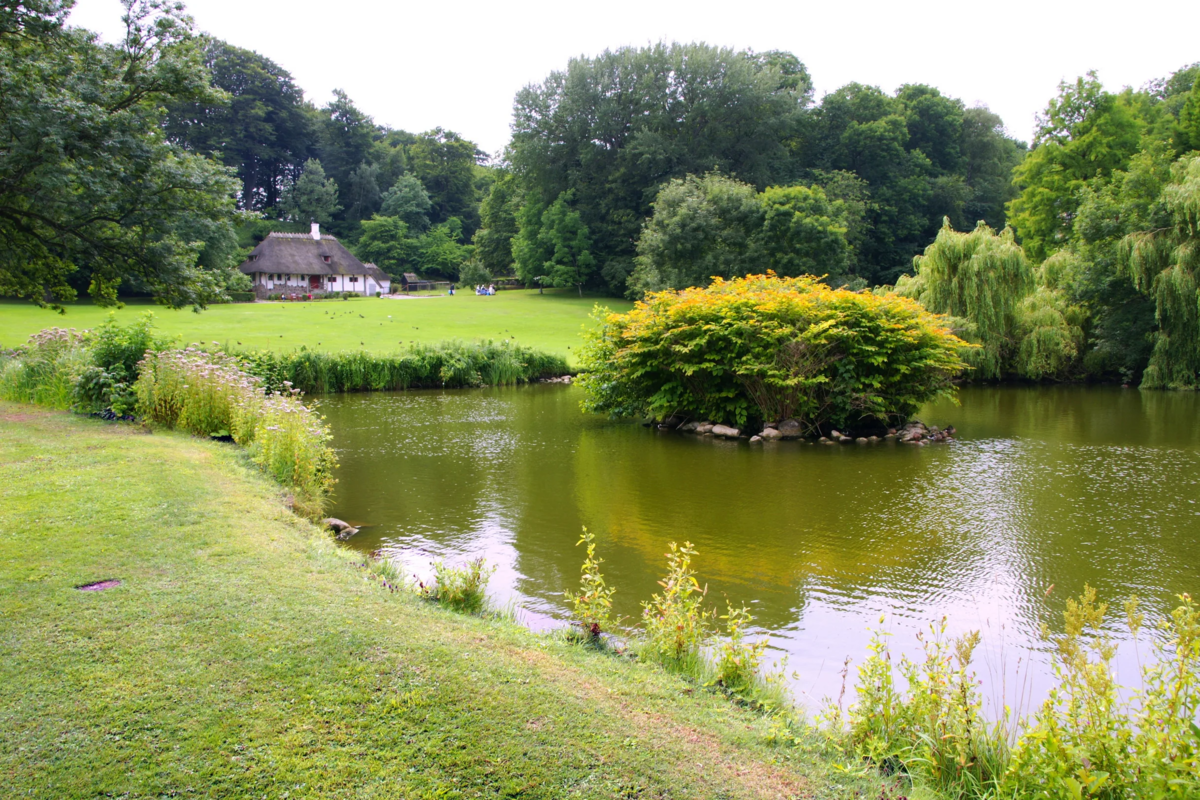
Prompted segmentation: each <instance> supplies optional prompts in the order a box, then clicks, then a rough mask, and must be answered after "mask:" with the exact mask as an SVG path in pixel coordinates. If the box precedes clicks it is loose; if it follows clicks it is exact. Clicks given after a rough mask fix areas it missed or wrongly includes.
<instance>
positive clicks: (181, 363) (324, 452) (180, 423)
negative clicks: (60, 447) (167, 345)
mask: <svg viewBox="0 0 1200 800" xmlns="http://www.w3.org/2000/svg"><path fill="white" fill-rule="evenodd" d="M138 375H139V377H138V381H137V396H138V410H139V412H140V413H141V415H142V416H143V418H145V419H146V420H148V421H151V422H154V423H157V424H159V425H164V426H166V427H170V428H178V429H181V430H185V431H188V432H189V433H192V434H195V435H198V436H222V435H228V436H229V437H231V438H232V439H233V441H235V442H236V443H237V444H239V445H242V446H243V447H245V448H246V449H247V451H248V452H249V454H250V457H251V458H252V459H253V460H254V462H255V463H256V464H258V465H259V466H260V467H262V468H263V470H265V471H266V472H267V473H269V474H270V475H271V476H272V477H274V478H275V479H276V480H278V481H279V482H280V483H282V484H284V485H285V486H289V487H292V488H294V489H295V492H296V495H295V497H294V501H293V507H294V508H295V509H296V510H297V511H298V512H299V513H301V514H304V515H305V516H309V517H313V518H315V517H318V516H320V515H321V513H322V511H323V509H324V506H325V503H326V499H327V497H328V495H329V490H330V489H331V488H332V487H333V482H334V481H333V470H334V468H335V467H336V466H337V461H336V458H335V457H334V453H333V448H332V447H331V446H330V444H329V442H330V439H331V438H332V434H331V432H330V430H329V427H328V426H327V425H326V424H325V422H324V420H323V418H322V417H321V416H320V415H319V414H318V413H317V412H316V411H315V410H314V409H313V408H312V407H310V406H307V405H305V404H304V403H303V402H302V401H301V399H300V398H301V394H302V392H301V391H300V390H299V389H296V388H294V387H292V386H291V385H290V384H288V383H287V382H286V381H285V382H284V383H283V385H282V386H281V387H279V390H277V391H272V390H270V389H266V390H264V388H263V381H262V380H261V379H260V378H257V377H255V376H253V375H249V374H247V373H246V372H244V371H242V369H241V362H240V360H239V359H238V358H236V357H234V356H232V355H229V354H227V353H222V352H216V353H209V352H205V351H203V350H201V349H199V348H197V347H188V348H185V349H183V350H163V351H160V352H148V353H146V356H145V358H143V359H142V361H141V363H140V364H139V365H138Z"/></svg>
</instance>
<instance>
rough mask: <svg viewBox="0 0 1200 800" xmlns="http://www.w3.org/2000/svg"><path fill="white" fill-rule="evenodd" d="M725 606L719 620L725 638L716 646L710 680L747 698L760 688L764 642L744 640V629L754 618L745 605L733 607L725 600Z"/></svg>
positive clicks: (762, 640) (765, 644)
mask: <svg viewBox="0 0 1200 800" xmlns="http://www.w3.org/2000/svg"><path fill="white" fill-rule="evenodd" d="M725 605H726V609H727V610H726V612H725V614H724V615H723V616H722V617H721V619H723V620H725V633H726V638H725V640H724V641H722V642H721V643H720V644H719V645H718V646H717V648H716V661H715V664H714V667H715V669H716V675H715V676H714V678H713V683H714V684H716V685H719V686H720V687H721V688H722V689H724V690H725V691H727V692H729V693H730V694H734V695H737V696H739V697H743V698H746V699H750V698H752V697H753V696H754V695H755V694H758V693H760V691H761V688H762V687H761V684H762V682H763V678H762V657H763V652H764V651H765V650H766V649H767V642H766V640H765V639H760V640H759V641H757V642H747V641H746V630H745V629H746V627H747V626H748V625H749V624H750V623H751V622H753V621H754V617H753V616H751V615H750V610H749V609H748V608H746V607H745V606H740V607H738V608H734V607H733V604H732V603H730V602H729V601H728V600H727V601H726V602H725Z"/></svg>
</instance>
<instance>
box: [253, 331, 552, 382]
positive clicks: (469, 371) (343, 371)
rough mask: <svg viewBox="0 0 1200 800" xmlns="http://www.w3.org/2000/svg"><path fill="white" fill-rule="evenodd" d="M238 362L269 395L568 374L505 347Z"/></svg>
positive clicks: (262, 353)
mask: <svg viewBox="0 0 1200 800" xmlns="http://www.w3.org/2000/svg"><path fill="white" fill-rule="evenodd" d="M238 358H239V359H240V364H241V366H242V369H244V370H245V371H246V372H248V373H249V374H251V375H254V376H255V377H256V378H258V379H260V380H261V381H263V385H264V386H265V387H266V388H267V389H268V390H269V391H282V390H283V389H284V388H285V387H294V388H296V389H299V390H300V391H303V392H305V393H306V394H314V393H315V394H324V393H327V392H371V391H395V390H400V389H432V388H439V389H443V388H444V389H460V388H465V387H470V386H504V385H509V384H514V383H525V382H528V381H534V380H537V379H539V378H544V377H551V376H557V375H565V374H567V373H568V372H569V371H570V369H569V368H568V366H567V363H566V361H565V360H564V359H562V358H561V357H559V356H553V355H548V354H546V353H542V352H539V351H537V350H533V349H532V348H529V347H524V346H522V345H518V344H514V343H512V342H507V341H504V342H492V341H484V342H472V343H464V342H454V341H451V342H442V343H439V344H413V345H410V346H409V347H407V348H405V349H404V350H403V351H401V352H399V353H395V354H392V355H376V354H373V353H367V352H364V351H361V350H355V351H349V352H342V353H322V352H317V351H312V350H296V351H292V352H290V353H277V352H273V351H270V350H259V351H256V352H250V353H239V354H238Z"/></svg>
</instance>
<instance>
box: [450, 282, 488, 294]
mask: <svg viewBox="0 0 1200 800" xmlns="http://www.w3.org/2000/svg"><path fill="white" fill-rule="evenodd" d="M495 293H496V284H494V283H491V284H488V285H487V286H484V285H483V284H480V285H478V286H476V287H475V294H477V295H480V296H482V297H491V296H492V295H494V294H495ZM450 296H451V297H453V296H454V284H453V283H452V284H450Z"/></svg>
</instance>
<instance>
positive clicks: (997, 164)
mask: <svg viewBox="0 0 1200 800" xmlns="http://www.w3.org/2000/svg"><path fill="white" fill-rule="evenodd" d="M961 152H962V156H963V160H962V169H963V173H962V175H963V180H964V182H965V183H966V185H967V186H968V187H969V189H970V194H969V196H968V197H967V199H966V201H965V202H964V203H963V206H962V215H963V219H964V222H965V221H967V220H984V221H985V222H987V224H988V225H990V226H992V227H993V228H996V229H1000V228H1003V227H1004V223H1005V216H1004V206H1005V204H1006V203H1008V201H1010V200H1012V199H1013V197H1015V196H1016V191H1015V189H1014V187H1013V182H1012V173H1013V169H1015V168H1016V166H1017V165H1018V164H1020V163H1021V158H1022V157H1023V156H1024V154H1025V145H1024V144H1022V143H1021V142H1018V141H1016V140H1015V139H1012V138H1010V137H1009V136H1007V135H1006V134H1005V132H1004V121H1003V120H1001V119H1000V117H999V115H997V114H993V113H992V112H991V111H989V110H988V109H987V108H985V107H977V108H968V109H966V110H964V111H963V115H962V147H961Z"/></svg>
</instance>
